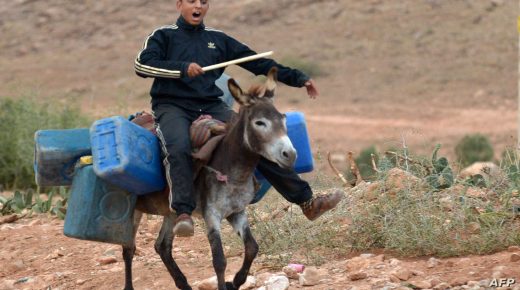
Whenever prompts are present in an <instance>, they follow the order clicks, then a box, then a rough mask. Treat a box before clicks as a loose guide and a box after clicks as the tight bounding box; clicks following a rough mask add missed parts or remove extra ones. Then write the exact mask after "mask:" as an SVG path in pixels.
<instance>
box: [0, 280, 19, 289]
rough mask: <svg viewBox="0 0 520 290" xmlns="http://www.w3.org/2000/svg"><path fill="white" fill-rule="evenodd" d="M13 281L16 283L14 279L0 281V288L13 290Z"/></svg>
mask: <svg viewBox="0 0 520 290" xmlns="http://www.w3.org/2000/svg"><path fill="white" fill-rule="evenodd" d="M14 283H16V280H7V279H6V280H4V281H3V282H1V283H0V289H2V290H14V289H16V287H15V286H14Z"/></svg>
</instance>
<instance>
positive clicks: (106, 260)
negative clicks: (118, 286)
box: [97, 256, 117, 265]
mask: <svg viewBox="0 0 520 290" xmlns="http://www.w3.org/2000/svg"><path fill="white" fill-rule="evenodd" d="M97 261H98V262H99V264H101V265H108V264H113V263H116V262H117V259H116V257H113V256H108V257H101V258H99V259H98V260H97Z"/></svg>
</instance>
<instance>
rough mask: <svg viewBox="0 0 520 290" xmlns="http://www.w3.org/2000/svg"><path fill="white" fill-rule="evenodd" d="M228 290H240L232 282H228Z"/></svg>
mask: <svg viewBox="0 0 520 290" xmlns="http://www.w3.org/2000/svg"><path fill="white" fill-rule="evenodd" d="M226 290H238V288H235V286H233V283H232V282H226Z"/></svg>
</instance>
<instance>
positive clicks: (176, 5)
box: [175, 0, 182, 11]
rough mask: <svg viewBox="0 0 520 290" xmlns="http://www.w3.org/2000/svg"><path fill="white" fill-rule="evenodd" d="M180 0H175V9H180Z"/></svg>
mask: <svg viewBox="0 0 520 290" xmlns="http://www.w3.org/2000/svg"><path fill="white" fill-rule="evenodd" d="M181 5H182V0H177V1H175V7H177V11H180V10H181Z"/></svg>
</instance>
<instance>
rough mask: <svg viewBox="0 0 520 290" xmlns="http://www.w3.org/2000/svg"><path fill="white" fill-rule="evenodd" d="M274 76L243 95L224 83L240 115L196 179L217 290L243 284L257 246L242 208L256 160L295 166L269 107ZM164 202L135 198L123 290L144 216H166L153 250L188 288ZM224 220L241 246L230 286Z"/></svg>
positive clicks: (281, 121) (160, 197) (250, 194)
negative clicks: (241, 254) (240, 259)
mask: <svg viewBox="0 0 520 290" xmlns="http://www.w3.org/2000/svg"><path fill="white" fill-rule="evenodd" d="M276 73H277V69H276V68H272V69H271V70H270V71H269V73H268V75H267V80H266V82H265V84H264V85H262V86H254V87H252V88H251V89H250V90H249V91H248V92H247V93H244V92H243V91H242V89H241V88H240V86H239V85H238V84H237V83H236V82H235V81H234V80H233V79H230V80H228V87H229V90H230V92H231V94H232V96H233V98H234V99H235V100H236V101H237V102H238V104H240V109H239V112H238V116H237V117H236V118H235V121H233V122H231V124H229V125H228V131H227V134H226V136H225V137H224V138H223V139H222V141H221V143H220V144H219V145H218V147H217V148H216V149H215V151H214V152H213V157H212V158H211V159H210V161H209V163H208V164H207V165H206V166H205V167H203V170H201V171H200V173H199V174H198V176H197V178H196V180H195V194H196V196H197V198H196V200H197V209H196V210H195V213H197V214H200V215H201V216H202V217H203V218H204V221H205V224H206V228H207V237H208V240H209V243H210V246H211V253H212V259H213V267H214V269H215V272H216V274H217V280H218V289H219V290H231V289H238V288H239V287H240V286H241V285H242V284H244V282H245V281H246V278H247V275H248V273H249V270H250V268H251V264H252V263H253V260H254V259H255V257H256V255H257V253H258V244H257V243H256V241H255V239H254V237H253V235H252V233H251V230H250V227H249V222H248V220H247V214H246V212H245V208H246V206H247V205H248V204H249V203H250V202H251V201H252V200H253V198H254V196H255V186H254V182H253V171H254V169H255V167H256V165H257V163H258V161H259V159H260V157H261V156H262V157H264V158H266V159H268V160H270V161H272V162H274V163H277V164H278V165H279V166H281V167H283V168H289V167H291V166H293V165H294V161H295V159H296V150H295V149H294V147H293V145H292V143H291V141H290V140H289V138H288V136H287V127H286V125H285V116H284V115H283V114H281V113H280V112H278V110H277V109H276V108H275V107H274V105H273V97H274V90H275V87H276V78H275V76H276ZM219 174H225V175H226V176H227V180H226V181H222V178H218V177H219V176H218V175H219ZM168 204H169V202H168V196H167V194H164V193H161V192H157V193H152V194H148V195H143V196H139V197H138V200H137V204H136V211H135V215H134V241H133V242H132V244H131V245H126V246H123V259H124V262H125V289H127V290H128V289H133V286H132V259H133V256H134V253H135V232H137V228H138V226H139V221H140V219H141V216H142V213H148V214H155V215H162V216H164V220H163V223H162V226H161V230H160V232H159V236H158V238H157V241H156V243H155V251H156V252H157V253H158V254H159V255H160V256H161V259H162V261H163V263H164V265H165V266H166V268H167V269H168V271H169V273H170V275H171V276H172V278H173V280H174V281H175V285H176V286H177V287H178V288H179V289H182V290H187V289H192V288H191V287H190V285H189V284H188V281H187V279H186V277H185V276H184V274H183V273H182V272H181V270H180V269H179V267H178V265H177V264H176V263H175V260H174V259H173V257H172V253H171V250H172V244H173V239H174V235H173V230H172V229H173V227H174V221H175V217H176V214H175V213H172V212H170V210H169V207H168ZM223 219H226V220H227V221H228V222H229V223H230V224H231V225H232V227H233V230H234V231H235V232H236V233H237V234H238V235H239V236H240V238H241V239H242V240H243V242H244V248H245V254H244V261H243V264H242V267H241V268H240V270H239V271H238V272H237V274H236V275H235V277H234V279H233V281H232V282H226V281H225V270H226V258H225V256H224V251H223V248H222V240H221V222H222V220H223Z"/></svg>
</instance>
